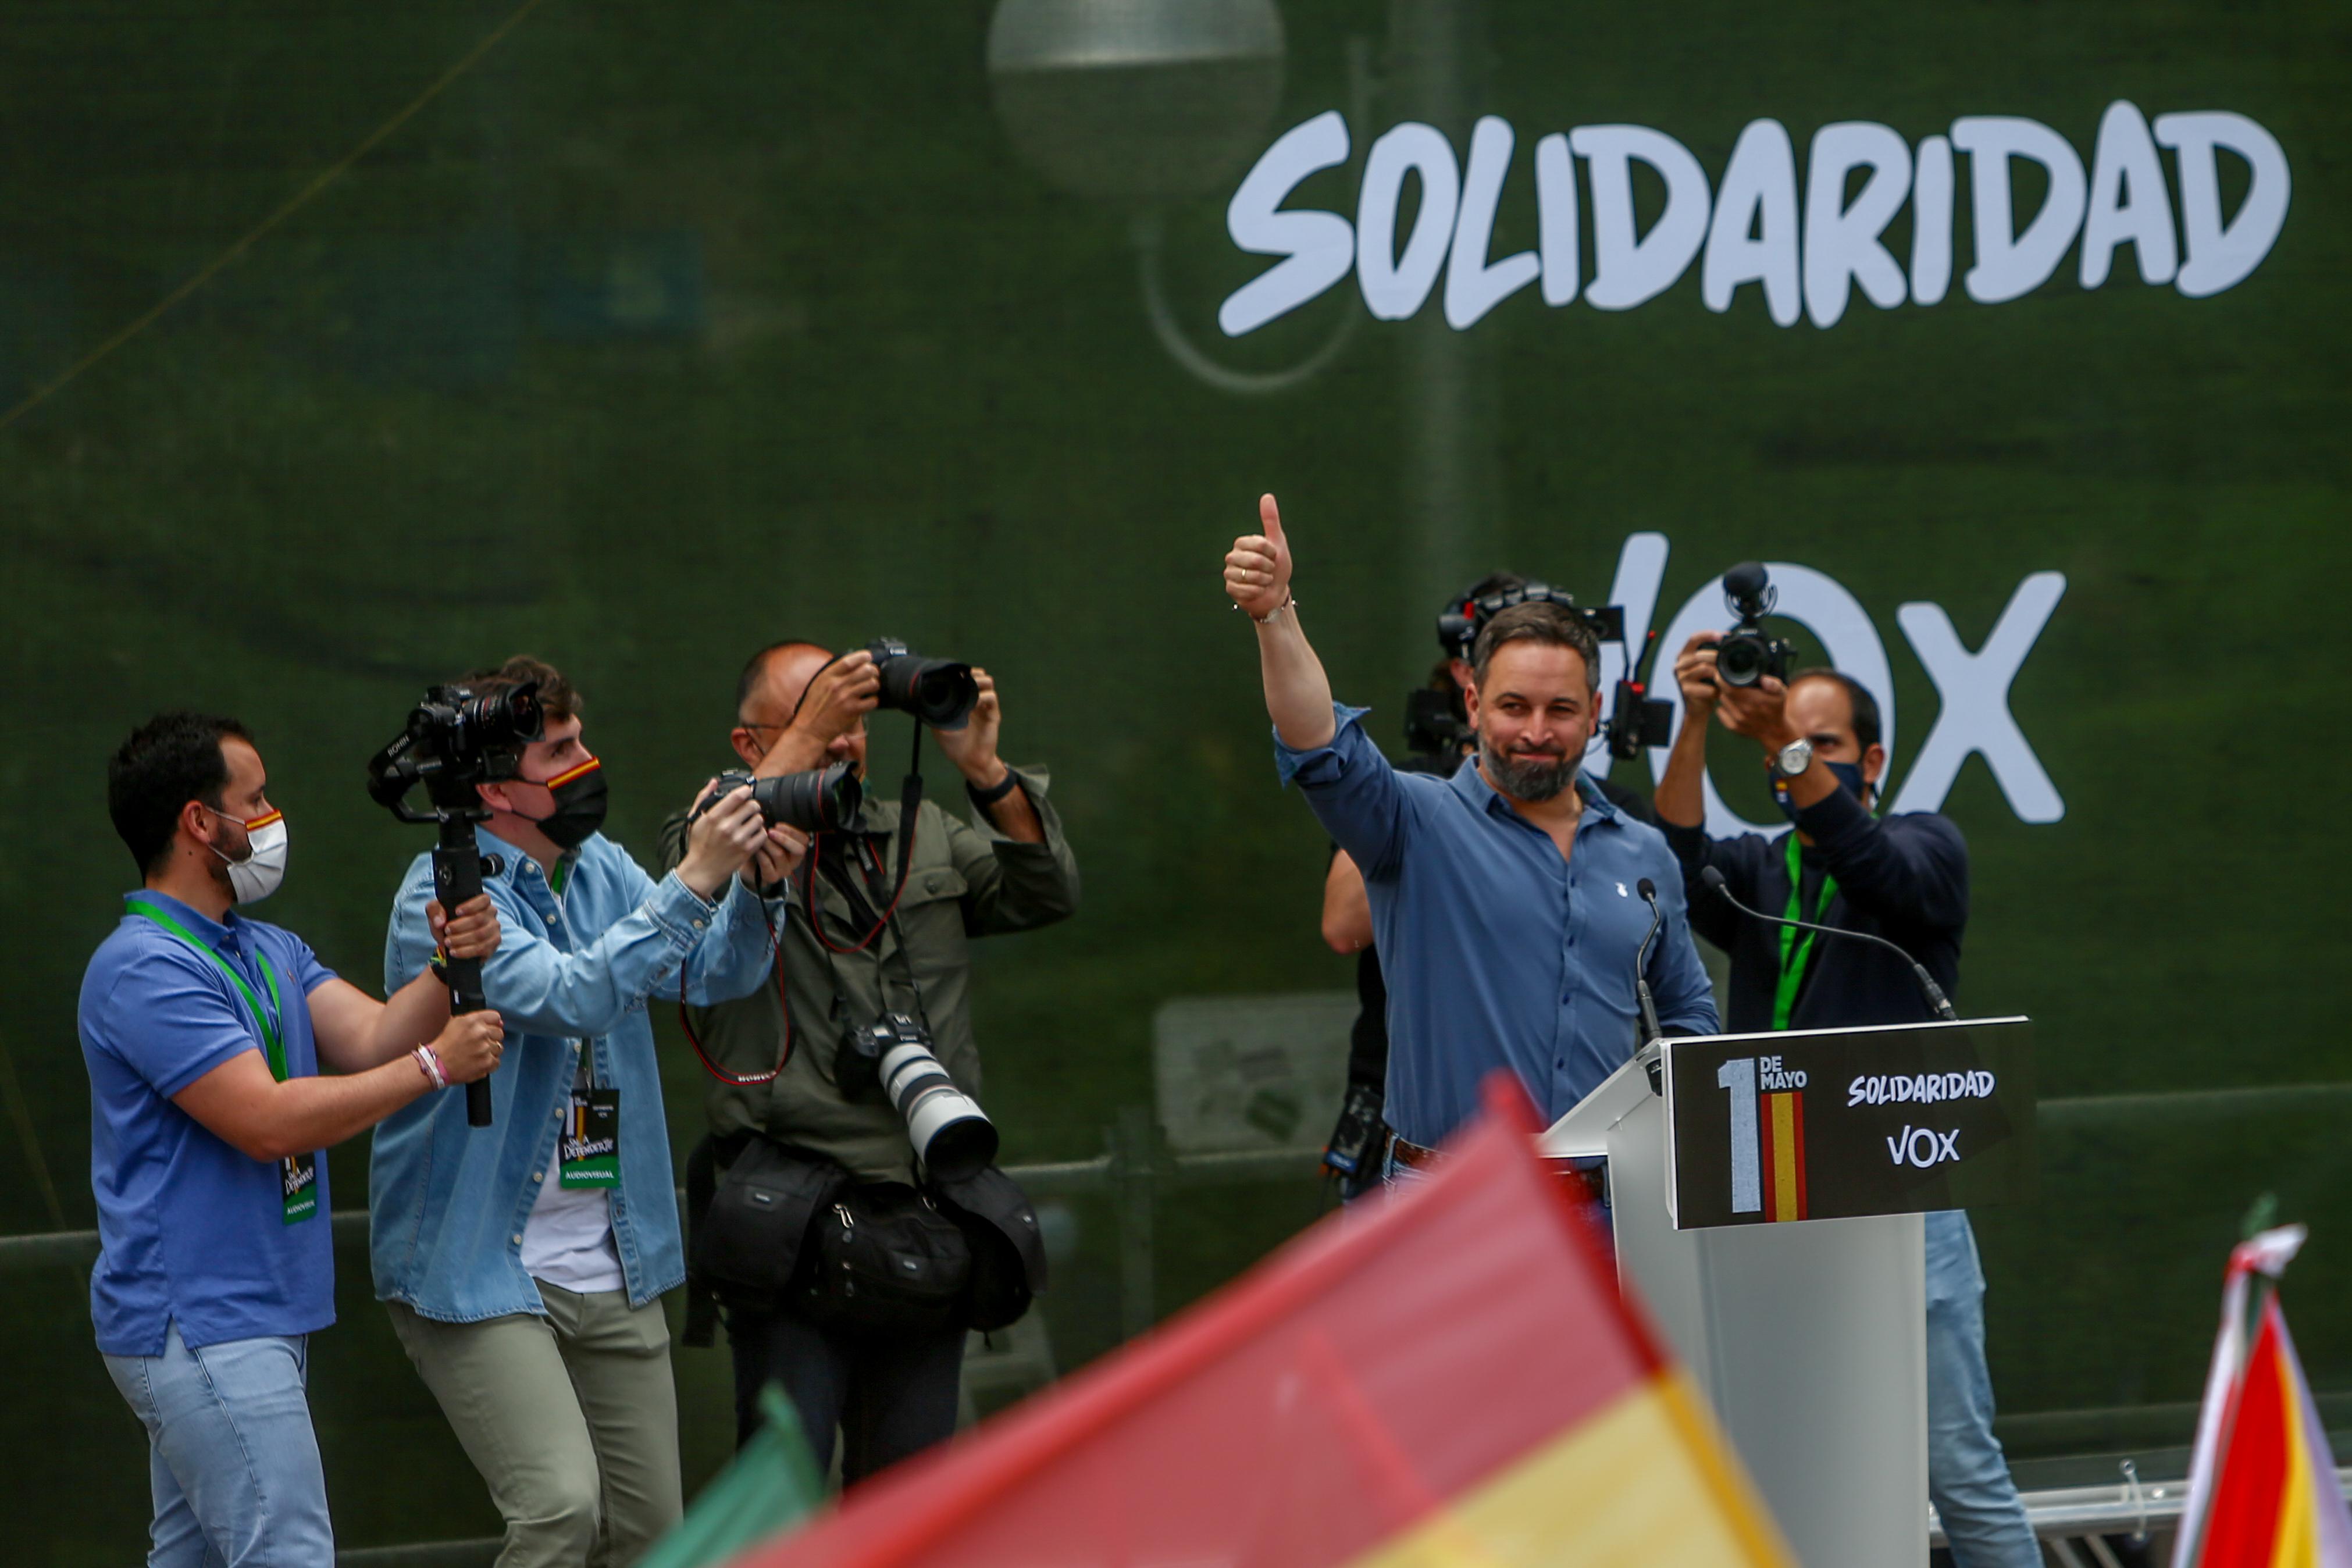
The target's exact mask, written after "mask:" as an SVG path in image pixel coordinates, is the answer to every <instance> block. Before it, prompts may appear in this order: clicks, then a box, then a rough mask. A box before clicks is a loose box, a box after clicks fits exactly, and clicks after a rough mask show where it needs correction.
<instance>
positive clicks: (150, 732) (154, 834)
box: [106, 712, 253, 877]
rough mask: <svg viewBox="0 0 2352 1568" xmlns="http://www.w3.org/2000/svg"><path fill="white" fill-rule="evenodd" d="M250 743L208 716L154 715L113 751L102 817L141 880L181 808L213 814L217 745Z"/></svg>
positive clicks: (221, 782) (159, 859) (155, 862)
mask: <svg viewBox="0 0 2352 1568" xmlns="http://www.w3.org/2000/svg"><path fill="white" fill-rule="evenodd" d="M231 738H234V739H236V740H239V741H243V742H245V743H246V744H247V745H248V746H250V745H252V744H253V731H250V730H248V729H247V728H246V727H245V726H244V725H242V724H240V723H238V722H237V721H236V720H234V719H224V718H221V717H219V716H218V715H215V714H210V713H187V712H174V713H158V714H157V715H155V717H153V718H152V719H150V720H148V721H147V722H145V723H144V724H142V725H140V726H139V728H137V729H136V730H133V731H131V738H130V739H129V740H127V741H125V742H122V744H121V745H120V746H118V747H116V748H115V752H114V755H113V757H112V758H111V759H110V760H109V761H108V763H107V764H106V814H107V815H108V816H110V817H112V818H113V819H114V831H115V832H116V833H118V834H120V835H121V837H122V845H123V847H124V848H126V849H128V850H130V851H131V858H132V859H133V860H136V861H137V862H139V874H140V875H141V876H142V877H144V876H146V875H147V874H148V873H149V872H151V871H152V870H154V869H155V868H156V867H158V866H160V865H162V864H163V859H164V858H165V857H166V856H168V855H169V854H171V852H172V835H173V833H175V832H177V831H178V829H179V824H180V808H181V807H182V806H184V805H187V804H188V802H190V801H192V800H194V801H202V802H203V803H204V804H205V805H209V806H211V807H212V808H213V809H214V810H215V811H218V810H219V809H220V804H221V791H222V789H223V788H225V787H226V785H227V784H228V759H227V758H226V757H225V756H223V755H222V754H221V742H223V741H225V740H229V739H231Z"/></svg>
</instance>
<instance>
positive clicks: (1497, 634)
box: [1225, 496, 1716, 1165]
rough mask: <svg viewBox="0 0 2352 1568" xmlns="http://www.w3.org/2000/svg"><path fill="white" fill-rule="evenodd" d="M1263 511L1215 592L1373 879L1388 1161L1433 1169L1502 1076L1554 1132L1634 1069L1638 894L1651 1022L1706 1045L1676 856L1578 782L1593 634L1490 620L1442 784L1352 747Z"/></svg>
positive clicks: (1314, 789) (1321, 803)
mask: <svg viewBox="0 0 2352 1568" xmlns="http://www.w3.org/2000/svg"><path fill="white" fill-rule="evenodd" d="M1258 511H1259V517H1260V519H1261V521H1262V523H1263V526H1264V529H1265V531H1264V532H1263V533H1262V534H1249V535H1244V537H1242V538H1241V539H1238V540H1236V541H1235V542H1234V548H1233V550H1232V551H1231V552H1229V553H1228V554H1227V555H1226V557H1225V588H1226V592H1227V593H1228V594H1229V595H1231V596H1232V598H1233V600H1234V604H1235V605H1238V606H1239V607H1240V608H1241V609H1242V610H1243V611H1244V612H1245V613H1247V614H1248V616H1249V617H1250V619H1251V620H1252V621H1254V622H1255V623H1256V626H1257V634H1258V657H1259V660H1260V664H1261V666H1262V668H1263V673H1264V677H1265V705H1266V711H1267V712H1268V713H1269V714H1270V715H1271V716H1272V717H1273V719H1274V729H1275V742H1276V760H1277V763H1278V765H1279V767H1280V770H1281V772H1282V774H1283V776H1284V778H1285V779H1286V781H1293V782H1296V783H1297V784H1298V785H1299V786H1300V788H1301V790H1302V791H1303V792H1304V793H1305V794H1306V795H1307V804H1308V805H1311V806H1312V807H1313V808H1314V810H1315V814H1316V816H1317V817H1318V818H1319V819H1320V820H1321V822H1322V824H1323V826H1324V827H1325V828H1326V829H1327V830H1328V832H1329V833H1330V835H1331V837H1332V838H1333V840H1334V841H1336V842H1337V843H1338V844H1339V847H1340V848H1342V849H1344V850H1346V851H1347V852H1348V854H1349V856H1350V857H1351V858H1354V860H1355V862H1356V864H1357V865H1358V866H1360V867H1361V868H1362V869H1363V873H1364V884H1365V889H1366V891H1367V893H1368V895H1369V896H1370V901H1371V913H1372V927H1373V931H1374V933H1375V940H1376V942H1377V945H1378V946H1379V949H1380V952H1381V964H1382V967H1383V970H1384V971H1385V973H1386V976H1387V979H1388V987H1389V1006H1388V1016H1389V1035H1390V1041H1391V1045H1390V1055H1389V1069H1388V1096H1387V1104H1386V1107H1385V1110H1384V1115H1385V1118H1386V1120H1387V1122H1388V1125H1389V1127H1390V1129H1391V1131H1392V1132H1393V1134H1394V1137H1393V1139H1392V1141H1391V1161H1392V1162H1393V1163H1398V1164H1403V1165H1415V1164H1420V1163H1424V1162H1425V1161H1426V1160H1427V1159H1428V1158H1429V1157H1430V1154H1431V1152H1432V1149H1433V1146H1434V1145H1435V1144H1436V1143H1437V1142H1439V1141H1440V1140H1442V1139H1444V1138H1445V1137H1447V1136H1449V1135H1450V1134H1452V1132H1453V1131H1454V1129H1455V1128H1456V1127H1457V1126H1458V1125H1459V1124H1460V1123H1461V1122H1462V1121H1464V1120H1465V1119H1466V1118H1467V1117H1468V1116H1470V1115H1471V1114H1472V1113H1473V1112H1474V1111H1475V1110H1476V1109H1477V1103H1478V1100H1477V1094H1478V1084H1479V1080H1480V1079H1483V1078H1485V1077H1486V1075H1487V1074H1489V1073H1490V1072H1492V1071H1493V1070H1494V1069H1495V1068H1504V1067H1507V1068H1510V1069H1511V1070H1512V1071H1513V1073H1515V1074H1516V1075H1517V1079H1518V1080H1519V1083H1520V1085H1521V1086H1522V1087H1523V1088H1524V1089H1526V1090H1527V1092H1528V1097H1529V1098H1530V1099H1532V1100H1534V1101H1535V1104H1536V1107H1537V1109H1538V1111H1539V1112H1540V1113H1541V1114H1542V1115H1543V1116H1544V1117H1545V1118H1546V1119H1547V1120H1549V1119H1551V1118H1555V1117H1558V1116H1559V1115H1561V1114H1563V1113H1565V1112H1566V1111H1567V1110H1569V1109H1570V1107H1572V1106H1574V1105H1575V1104H1576V1102H1577V1101H1578V1100H1581V1099H1583V1098H1584V1097H1585V1096H1586V1095H1588V1094H1590V1093H1591V1092H1592V1090H1593V1089H1595V1088H1597V1087H1598V1086H1599V1085H1600V1083H1601V1079H1604V1078H1606V1077H1607V1076H1608V1075H1609V1074H1610V1072H1612V1070H1614V1069H1615V1068H1617V1067H1618V1066H1620V1065H1621V1064H1622V1063H1623V1062H1624V1061H1626V1060H1627V1059H1628V1058H1631V1057H1632V1055H1633V1049H1634V1047H1635V1046H1636V1045H1637V1043H1638V1041H1639V1037H1640V1035H1641V1033H1642V1028H1643V1025H1642V1021H1641V1019H1640V1017H1639V1016H1638V1009H1637V1005H1636V1001H1635V987H1634V975H1635V970H1636V959H1637V956H1638V955H1639V954H1640V951H1641V947H1642V942H1643V938H1644V936H1645V935H1646V934H1647V933H1648V931H1649V929H1650V925H1651V914H1650V910H1649V906H1648V905H1647V903H1646V902H1644V901H1643V899H1642V898H1640V897H1639V896H1638V895H1637V891H1636V889H1640V888H1641V886H1642V884H1643V883H1644V882H1648V883H1650V884H1651V885H1652V889H1653V890H1654V892H1655V894H1656V896H1657V898H1658V900H1659V903H1660V906H1661V908H1662V909H1663V910H1664V921H1663V922H1662V924H1661V926H1660V929H1659V931H1658V933H1657V939H1656V941H1655V942H1653V943H1652V944H1651V947H1650V951H1649V952H1648V955H1647V957H1646V959H1645V960H1643V964H1642V969H1641V973H1643V975H1644V976H1645V977H1646V978H1647V980H1648V982H1649V984H1650V989H1651V992H1652V994H1653V995H1654V998H1655V1000H1656V1004H1657V1011H1658V1019H1659V1023H1660V1025H1661V1026H1662V1027H1663V1028H1664V1029H1666V1030H1668V1031H1672V1032H1675V1033H1685V1034H1712V1033H1714V1032H1715V1026H1716V1015H1715V998H1714V995H1713V993H1712V992H1711V990H1710V989H1709V987H1708V984H1707V978H1706V971H1705V970H1704V969H1702V968H1701V967H1700V965H1699V962H1698V954H1697V952H1696V951H1695V950H1694V949H1693V948H1692V946H1691V939H1690V930H1689V926H1688V923H1687V921H1685V916H1684V905H1683V894H1682V889H1681V886H1680V882H1681V879H1680V876H1679V874H1678V868H1677V867H1676V866H1675V858H1674V856H1673V854H1672V853H1671V852H1670V851H1669V850H1668V849H1667V848H1666V845H1665V840H1664V838H1662V837H1659V835H1658V833H1657V830H1656V829H1654V828H1652V827H1649V826H1645V825H1643V824H1642V823H1639V822H1635V821H1634V820H1633V819H1632V818H1631V817H1629V816H1626V815H1625V814H1624V813H1622V812H1621V811H1619V810H1617V808H1616V807H1614V806H1612V805H1610V804H1609V803H1608V802H1607V801H1606V800H1604V799H1602V798H1601V796H1600V795H1598V793H1597V792H1595V791H1594V790H1593V789H1592V787H1591V781H1590V780H1587V779H1585V778H1583V777H1582V776H1581V767H1582V763H1583V759H1584V752H1585V749H1586V747H1587V746H1588V745H1589V744H1590V743H1591V740H1592V736H1593V731H1594V729H1595V726H1596V724H1597V722H1598V719H1597V712H1598V702H1597V697H1598V692H1597V689H1596V688H1597V684H1598V676H1597V669H1596V654H1597V651H1598V650H1597V647H1596V645H1595V644H1594V642H1593V639H1592V634H1591V629H1590V628H1589V627H1588V626H1586V625H1585V623H1584V621H1583V620H1582V619H1580V617H1578V616H1576V615H1575V614H1574V613H1573V612H1571V611H1570V610H1568V609H1566V608H1564V607H1562V606H1560V605H1553V604H1528V605H1516V606H1513V607H1512V608H1510V609H1507V610H1505V611H1503V612H1502V613H1501V614H1499V615H1497V616H1495V618H1494V619H1493V620H1491V621H1490V622H1488V623H1487V625H1486V628H1485V630H1483V631H1482V632H1480V633H1479V636H1478V640H1477V643H1476V645H1475V648H1474V650H1473V656H1472V660H1471V663H1472V668H1473V673H1474V676H1475V681H1474V683H1473V684H1472V686H1471V687H1470V688H1469V689H1467V690H1466V691H1465V693H1464V698H1465V702H1466V704H1467V707H1468V710H1469V715H1470V722H1471V726H1472V728H1473V729H1474V730H1475V731H1476V734H1477V737H1478V757H1477V761H1476V763H1475V765H1474V766H1467V767H1464V768H1462V769H1461V770H1460V771H1459V772H1457V773H1455V774H1454V777H1453V778H1451V779H1446V780H1440V779H1436V778H1432V777H1428V776H1425V775H1418V774H1405V773H1399V772H1398V771H1397V770H1396V769H1395V768H1394V767H1393V766H1391V764H1390V763H1389V761H1388V759H1387V758H1385V757H1383V756H1382V755H1381V752H1380V749H1379V748H1378V747H1377V746H1375V745H1373V744H1372V742H1371V741H1370V739H1369V738H1368V737H1367V736H1366V735H1365V734H1364V732H1363V729H1362V726H1361V724H1360V722H1359V720H1360V718H1361V716H1362V710H1359V709H1348V708H1342V707H1340V706H1339V704H1337V703H1335V702H1334V701H1332V700H1331V686H1330V682H1329V680H1328V679H1327V678H1326V677H1325V675H1324V673H1323V666H1322V664H1321V662H1320V661H1319V660H1318V658H1316V656H1315V650H1314V649H1313V648H1312V647H1308V646H1307V637H1306V634H1305V633H1304V632H1302V631H1301V630H1300V629H1299V625H1298V616H1297V606H1296V605H1295V603H1294V601H1293V600H1292V598H1291V595H1290V547H1289V545H1288V543H1287V542H1286V540H1285V538H1284V535H1283V531H1282V519H1281V515H1280V513H1279V512H1277V511H1276V508H1275V503H1274V498H1273V497H1272V496H1266V497H1264V498H1262V499H1261V500H1260V501H1259V503H1258Z"/></svg>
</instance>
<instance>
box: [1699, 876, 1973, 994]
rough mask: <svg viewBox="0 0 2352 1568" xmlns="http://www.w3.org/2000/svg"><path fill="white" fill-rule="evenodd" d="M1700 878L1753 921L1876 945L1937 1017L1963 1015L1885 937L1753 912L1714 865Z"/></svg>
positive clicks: (1923, 970) (1924, 970)
mask: <svg viewBox="0 0 2352 1568" xmlns="http://www.w3.org/2000/svg"><path fill="white" fill-rule="evenodd" d="M1698 879H1699V880H1700V881H1701V882H1703V883H1705V884H1706V889H1707V890H1708V891H1709V892H1711V893H1713V894H1715V895H1716V896H1717V898H1719V899H1721V900H1723V901H1724V902H1725V903H1727V904H1729V905H1730V906H1731V907H1732V908H1733V909H1735V910H1738V911H1739V912H1740V913H1741V914H1743V915H1746V916H1748V918H1749V919H1750V920H1759V921H1771V922H1772V923H1773V924H1774V925H1780V926H1795V927H1796V928H1797V929H1798V930H1799V931H1825V932H1827V933H1828V934H1829V935H1831V936H1851V937H1859V938H1860V939H1861V940H1862V941H1864V942H1876V943H1877V944H1878V945H1879V946H1881V947H1883V948H1885V950H1886V951H1887V952H1891V953H1893V954H1894V955H1895V957H1897V958H1899V959H1901V960H1902V961H1903V962H1904V963H1907V964H1909V965H1910V966H1911V973H1913V974H1914V975H1915V976H1916V977H1917V979H1918V981H1919V989H1920V990H1921V991H1922V992H1924V993H1925V994H1927V1005H1928V1006H1930V1007H1933V1008H1934V1009H1935V1010H1936V1016H1937V1017H1938V1018H1941V1019H1943V1020H1944V1021H1945V1022H1946V1023H1948V1024H1957V1023H1958V1022H1959V1021H1960V1016H1959V1015H1958V1013H1955V1012H1953V1011H1952V1004H1951V1002H1950V1000H1949V999H1948V998H1947V997H1946V996H1945V994H1944V988H1943V987H1942V986H1940V985H1938V984H1936V977H1935V976H1934V975H1932V974H1930V973H1927V966H1926V965H1924V964H1922V963H1920V962H1919V961H1918V960H1917V959H1916V958H1914V957H1912V956H1911V955H1910V954H1909V953H1907V952H1904V951H1903V950H1902V949H1901V948H1899V947H1897V946H1895V944H1894V943H1893V942H1889V941H1887V940H1886V939H1885V937H1883V936H1874V935H1873V934H1871V933H1870V932H1869V931H1846V930H1843V929H1842V928H1841V927H1838V926H1824V925H1815V924H1814V923H1813V922H1812V921H1792V920H1790V919H1789V918H1788V917H1787V916H1786V915H1768V914H1766V913H1765V912H1764V911H1763V910H1751V909H1749V908H1748V906H1747V905H1746V904H1743V903H1741V902H1740V901H1739V900H1738V899H1735V898H1733V897H1732V896H1731V885H1730V884H1729V883H1728V882H1726V881H1725V880H1724V879H1723V873H1722V872H1721V871H1718V870H1717V869H1716V868H1714V867H1712V866H1708V867H1705V868H1701V870H1700V871H1699V874H1698Z"/></svg>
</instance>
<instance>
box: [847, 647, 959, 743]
mask: <svg viewBox="0 0 2352 1568" xmlns="http://www.w3.org/2000/svg"><path fill="white" fill-rule="evenodd" d="M866 652H867V653H870V654H872V655H873V656H874V668H875V670H876V672H877V674H879V675H880V676H881V678H882V694H881V697H880V699H879V701H880V703H881V705H882V706H883V707H885V708H895V709H897V710H898V711H899V712H901V713H912V714H913V715H914V716H915V717H916V718H918V719H919V720H921V721H923V722H924V723H926V724H928V725H929V726H930V727H931V728H932V729H934V730H961V729H962V728H963V727H964V725H966V724H967V723H969V722H971V710H972V709H973V708H974V707H975V706H976V705H977V704H978V703H979V701H980V682H978V681H977V680H974V679H972V675H971V666H970V665H968V664H958V663H957V662H956V661H955V660H953V659H951V658H922V657H921V656H920V655H919V654H916V653H914V652H912V651H911V650H909V649H908V647H907V645H906V644H905V643H902V642H900V641H899V640H898V638H897V637H876V638H875V639H874V640H873V641H872V642H871V643H868V644H867V645H866Z"/></svg>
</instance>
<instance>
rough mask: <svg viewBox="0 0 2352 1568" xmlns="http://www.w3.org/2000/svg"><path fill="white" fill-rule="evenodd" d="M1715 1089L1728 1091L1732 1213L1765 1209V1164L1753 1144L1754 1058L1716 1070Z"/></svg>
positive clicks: (1734, 1059)
mask: <svg viewBox="0 0 2352 1568" xmlns="http://www.w3.org/2000/svg"><path fill="white" fill-rule="evenodd" d="M1715 1085H1716V1087H1717V1089H1728V1090H1730V1091H1731V1212H1732V1213H1733V1214H1759V1213H1761V1212H1762V1211H1763V1208H1764V1163H1763V1160H1762V1157H1761V1156H1760V1154H1759V1152H1758V1149H1757V1146H1756V1058H1754V1057H1737V1058H1733V1059H1732V1060H1730V1061H1727V1062H1726V1063H1724V1064H1723V1065H1722V1066H1721V1067H1719V1068H1716V1069H1715Z"/></svg>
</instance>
